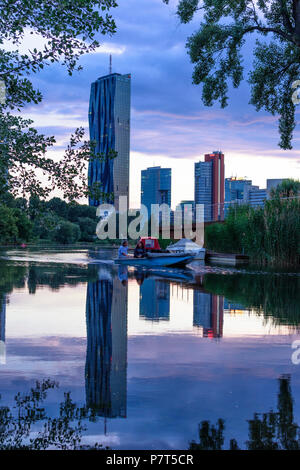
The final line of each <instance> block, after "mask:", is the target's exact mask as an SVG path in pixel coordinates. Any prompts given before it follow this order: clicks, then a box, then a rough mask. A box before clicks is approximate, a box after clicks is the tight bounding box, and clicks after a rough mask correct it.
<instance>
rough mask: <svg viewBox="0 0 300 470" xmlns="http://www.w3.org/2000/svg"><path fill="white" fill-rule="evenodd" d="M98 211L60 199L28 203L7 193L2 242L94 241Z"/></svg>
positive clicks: (0, 221)
mask: <svg viewBox="0 0 300 470" xmlns="http://www.w3.org/2000/svg"><path fill="white" fill-rule="evenodd" d="M96 226H97V218H96V208H95V207H90V206H88V205H83V204H77V203H67V202H65V201H63V200H61V199H60V198H58V197H54V198H52V199H50V200H49V201H42V200H40V199H39V198H38V197H31V198H30V199H29V201H27V200H26V199H23V198H14V197H12V196H11V195H10V194H7V195H6V196H5V198H2V201H1V202H0V243H1V244H14V243H22V242H36V241H39V240H45V241H51V242H56V243H62V244H67V243H75V242H78V241H80V242H91V241H94V239H95V236H96Z"/></svg>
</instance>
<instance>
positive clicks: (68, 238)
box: [54, 221, 81, 245]
mask: <svg viewBox="0 0 300 470" xmlns="http://www.w3.org/2000/svg"><path fill="white" fill-rule="evenodd" d="M80 235H81V233H80V228H79V227H78V225H76V224H72V222H67V221H62V222H61V223H60V224H59V225H58V227H57V229H56V231H55V233H54V240H55V241H57V242H58V243H62V244H64V245H66V244H68V243H75V242H77V241H78V240H79V238H80Z"/></svg>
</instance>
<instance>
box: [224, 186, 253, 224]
mask: <svg viewBox="0 0 300 470" xmlns="http://www.w3.org/2000/svg"><path fill="white" fill-rule="evenodd" d="M250 186H252V181H251V180H246V179H244V178H234V177H231V178H226V179H225V217H226V216H227V214H228V210H229V208H230V206H232V205H235V204H242V203H243V202H245V196H246V194H247V188H249V187H250ZM246 187H247V188H246Z"/></svg>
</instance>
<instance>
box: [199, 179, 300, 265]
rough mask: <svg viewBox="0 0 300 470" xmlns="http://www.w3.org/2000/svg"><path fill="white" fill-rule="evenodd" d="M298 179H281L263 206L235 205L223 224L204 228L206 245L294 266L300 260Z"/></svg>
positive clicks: (262, 261)
mask: <svg viewBox="0 0 300 470" xmlns="http://www.w3.org/2000/svg"><path fill="white" fill-rule="evenodd" d="M299 192H300V182H299V181H294V180H287V181H284V182H283V183H282V184H281V185H279V186H277V188H276V189H274V190H273V191H272V193H271V199H269V200H267V201H265V204H264V206H263V207H256V208H254V207H250V206H248V205H234V206H232V207H230V209H229V212H228V214H227V217H226V220H225V222H224V223H223V224H220V223H216V224H212V225H210V226H208V227H207V228H206V230H205V246H206V248H208V249H210V250H214V251H219V252H224V253H243V254H247V255H249V256H250V257H251V259H252V261H254V262H257V263H260V264H278V265H282V266H297V265H299V262H300V198H299Z"/></svg>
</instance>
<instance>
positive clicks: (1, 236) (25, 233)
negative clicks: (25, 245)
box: [0, 205, 33, 243]
mask: <svg viewBox="0 0 300 470" xmlns="http://www.w3.org/2000/svg"><path fill="white" fill-rule="evenodd" d="M32 229H33V225H32V223H31V222H30V220H29V219H28V217H27V216H26V214H24V213H23V212H22V211H21V210H20V209H13V208H11V207H6V206H4V205H0V243H19V242H23V241H29V240H30V238H31V236H32Z"/></svg>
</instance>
